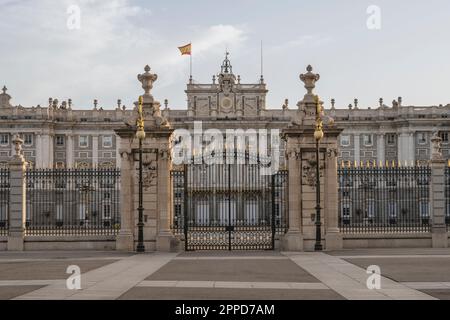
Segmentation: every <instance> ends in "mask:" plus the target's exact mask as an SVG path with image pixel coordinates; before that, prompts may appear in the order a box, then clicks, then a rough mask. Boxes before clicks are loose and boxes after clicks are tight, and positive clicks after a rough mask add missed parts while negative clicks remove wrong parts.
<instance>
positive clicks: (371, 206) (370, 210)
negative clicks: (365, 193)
mask: <svg viewBox="0 0 450 320" xmlns="http://www.w3.org/2000/svg"><path fill="white" fill-rule="evenodd" d="M374 217H375V201H374V200H373V199H370V200H367V218H370V219H371V218H374Z"/></svg>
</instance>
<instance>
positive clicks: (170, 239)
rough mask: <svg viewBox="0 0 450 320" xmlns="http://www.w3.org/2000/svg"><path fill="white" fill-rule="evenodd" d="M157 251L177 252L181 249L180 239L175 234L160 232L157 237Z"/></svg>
mask: <svg viewBox="0 0 450 320" xmlns="http://www.w3.org/2000/svg"><path fill="white" fill-rule="evenodd" d="M156 251H161V252H177V251H180V241H179V239H177V238H176V237H175V236H174V235H173V234H171V233H168V234H160V235H158V236H157V237H156Z"/></svg>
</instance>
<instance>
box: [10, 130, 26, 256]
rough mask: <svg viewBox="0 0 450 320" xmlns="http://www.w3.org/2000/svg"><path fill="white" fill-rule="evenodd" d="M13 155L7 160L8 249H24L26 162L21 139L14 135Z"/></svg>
mask: <svg viewBox="0 0 450 320" xmlns="http://www.w3.org/2000/svg"><path fill="white" fill-rule="evenodd" d="M13 143H14V145H15V155H14V156H13V158H12V160H11V161H10V162H9V169H10V205H9V236H8V244H7V248H8V251H23V250H24V235H25V221H26V181H25V170H26V162H25V159H24V158H23V155H22V143H23V141H22V140H21V139H20V138H19V137H16V138H15V139H14V140H13Z"/></svg>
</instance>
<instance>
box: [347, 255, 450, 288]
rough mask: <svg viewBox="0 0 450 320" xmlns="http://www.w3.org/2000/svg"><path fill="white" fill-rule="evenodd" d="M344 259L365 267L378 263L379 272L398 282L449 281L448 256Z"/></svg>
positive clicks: (449, 267)
mask: <svg viewBox="0 0 450 320" xmlns="http://www.w3.org/2000/svg"><path fill="white" fill-rule="evenodd" d="M345 260H346V261H348V262H350V263H352V264H354V265H357V266H359V267H361V268H364V269H366V268H367V267H368V266H369V265H378V266H379V267H380V268H381V274H382V275H383V276H385V277H387V278H390V279H393V280H395V281H399V282H450V259H449V258H422V257H418V258H410V257H402V256H398V257H396V258H395V259H394V258H377V257H373V258H346V259H345Z"/></svg>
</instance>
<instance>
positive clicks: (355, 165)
mask: <svg viewBox="0 0 450 320" xmlns="http://www.w3.org/2000/svg"><path fill="white" fill-rule="evenodd" d="M357 166H358V165H357V164H356V160H355V163H354V164H353V167H355V168H356V167H357Z"/></svg>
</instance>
